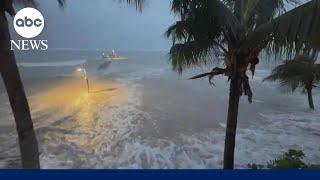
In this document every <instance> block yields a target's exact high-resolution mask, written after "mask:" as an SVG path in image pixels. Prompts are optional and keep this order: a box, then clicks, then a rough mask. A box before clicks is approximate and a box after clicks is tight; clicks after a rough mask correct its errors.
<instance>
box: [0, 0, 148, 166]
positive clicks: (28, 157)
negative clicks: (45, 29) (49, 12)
mask: <svg viewBox="0 0 320 180" xmlns="http://www.w3.org/2000/svg"><path fill="white" fill-rule="evenodd" d="M57 1H58V3H59V5H60V6H61V7H62V6H64V4H65V0H57ZM119 2H126V3H128V4H129V5H134V6H135V7H136V8H137V9H138V10H140V11H141V10H142V7H143V4H144V0H119ZM13 4H19V5H22V6H36V5H37V1H36V0H1V1H0V72H1V75H2V79H3V82H4V84H5V88H6V90H7V94H8V96H9V101H10V105H11V108H12V112H13V115H14V118H15V122H16V129H17V132H18V137H19V147H20V153H21V161H22V167H23V168H40V161H39V149H38V141H37V138H36V135H35V131H34V127H33V122H32V118H31V114H30V108H29V104H28V100H27V97H26V94H25V91H24V87H23V84H22V81H21V77H20V73H19V69H18V67H17V64H16V59H15V55H14V52H13V51H11V50H10V32H9V28H8V21H7V18H6V14H5V13H6V12H7V13H9V14H10V15H11V16H14V15H15V10H14V8H13Z"/></svg>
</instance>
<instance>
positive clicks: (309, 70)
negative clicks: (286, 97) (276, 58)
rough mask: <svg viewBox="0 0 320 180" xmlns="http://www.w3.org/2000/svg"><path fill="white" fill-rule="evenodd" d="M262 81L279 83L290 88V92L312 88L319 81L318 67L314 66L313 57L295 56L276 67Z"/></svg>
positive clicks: (319, 70) (319, 68)
mask: <svg viewBox="0 0 320 180" xmlns="http://www.w3.org/2000/svg"><path fill="white" fill-rule="evenodd" d="M264 81H279V82H280V85H281V86H287V87H290V88H291V90H292V91H295V90H296V89H297V88H299V87H300V88H303V89H304V88H307V87H312V86H313V85H315V84H316V83H318V82H319V81H320V66H319V64H315V58H314V57H310V56H297V57H296V58H295V59H293V60H287V61H285V63H284V64H283V65H280V66H278V67H276V68H275V69H274V70H273V71H272V73H271V75H270V76H268V77H266V78H265V79H264Z"/></svg>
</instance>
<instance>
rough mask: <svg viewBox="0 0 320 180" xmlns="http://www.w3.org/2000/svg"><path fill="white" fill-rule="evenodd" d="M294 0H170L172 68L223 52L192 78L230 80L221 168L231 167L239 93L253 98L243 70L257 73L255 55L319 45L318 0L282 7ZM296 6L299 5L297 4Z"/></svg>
mask: <svg viewBox="0 0 320 180" xmlns="http://www.w3.org/2000/svg"><path fill="white" fill-rule="evenodd" d="M288 3H291V4H292V5H296V4H297V3H298V2H297V0H292V1H290V0H250V1H248V0H188V1H186V0H173V2H172V11H173V12H174V13H175V14H177V15H178V16H179V17H180V20H179V21H177V22H176V23H175V24H174V25H172V26H171V27H169V28H168V30H167V32H166V35H167V37H168V38H171V39H172V40H173V46H172V48H171V51H170V60H171V63H172V67H173V69H174V70H175V71H178V72H179V73H182V72H183V70H185V69H186V68H190V67H194V66H203V65H205V66H209V65H211V64H212V62H213V61H215V60H216V59H218V58H215V56H216V57H223V59H224V66H223V67H216V68H213V70H212V71H211V72H208V73H204V74H201V75H198V76H195V77H193V78H191V79H197V78H202V77H209V80H210V82H211V81H212V79H213V77H214V76H216V75H224V76H227V78H228V80H229V81H230V93H229V107H228V117H227V127H226V136H225V148H224V168H226V169H233V168H234V150H235V137H236V130H237V121H238V109H239V99H240V96H242V95H245V96H247V97H248V100H249V102H250V103H251V102H252V98H253V92H252V90H251V87H250V84H249V77H248V75H247V71H248V70H250V71H251V72H252V74H253V75H254V73H255V68H256V65H257V64H258V63H259V58H258V57H259V54H260V52H261V51H262V50H266V52H268V54H278V55H280V54H284V53H286V54H287V55H288V56H292V55H294V54H295V52H299V51H304V52H305V53H308V52H310V51H311V50H312V48H311V47H320V36H319V34H320V0H312V1H309V2H307V3H304V4H300V5H301V6H299V7H297V8H294V9H292V10H290V11H286V7H287V4H288ZM297 5H298V4H297Z"/></svg>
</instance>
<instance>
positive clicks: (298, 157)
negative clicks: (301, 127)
mask: <svg viewBox="0 0 320 180" xmlns="http://www.w3.org/2000/svg"><path fill="white" fill-rule="evenodd" d="M304 158H305V154H304V153H303V152H302V151H299V150H292V149H291V150H289V151H288V152H286V153H284V155H282V156H280V157H279V158H277V159H275V160H273V161H271V162H269V163H268V164H267V165H261V164H254V163H253V164H248V167H249V168H250V169H319V168H320V164H319V165H316V164H306V163H305V162H303V159H304Z"/></svg>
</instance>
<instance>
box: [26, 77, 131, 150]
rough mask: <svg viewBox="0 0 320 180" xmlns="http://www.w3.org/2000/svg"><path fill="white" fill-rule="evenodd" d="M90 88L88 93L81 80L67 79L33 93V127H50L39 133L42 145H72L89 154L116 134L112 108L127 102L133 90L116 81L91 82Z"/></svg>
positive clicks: (101, 148)
mask: <svg viewBox="0 0 320 180" xmlns="http://www.w3.org/2000/svg"><path fill="white" fill-rule="evenodd" d="M90 87H91V90H90V94H88V93H87V89H86V86H85V83H84V82H82V81H81V80H75V79H69V80H65V81H63V82H60V83H58V84H57V85H55V87H53V88H48V89H47V90H44V91H43V92H40V93H39V94H37V95H36V96H34V98H33V99H32V101H31V107H32V109H33V111H32V112H33V116H34V118H35V119H39V120H37V121H36V127H38V128H39V129H41V128H49V129H50V130H49V131H44V132H42V133H43V134H38V135H39V136H40V137H41V136H43V137H44V142H43V146H56V147H58V146H69V145H70V144H72V146H76V147H78V148H80V149H81V150H83V151H85V152H88V153H92V152H97V151H103V149H104V148H106V147H101V146H104V145H103V144H104V142H103V139H105V138H106V136H107V138H112V137H114V136H117V135H118V133H119V131H115V129H117V128H118V127H117V126H118V125H117V124H116V123H117V122H112V121H113V117H112V111H113V109H117V107H122V106H125V105H126V104H127V103H128V102H130V101H131V100H132V99H133V97H134V91H133V90H130V88H128V87H127V86H126V85H124V84H121V83H117V82H105V81H91V82H90ZM109 111H110V112H109ZM43 113H45V114H46V115H45V116H46V117H47V120H45V119H44V118H43V116H44V114H43ZM118 113H121V112H117V114H118ZM40 115H41V116H40ZM45 121H48V122H45ZM52 128H53V129H52ZM40 139H41V138H40ZM98 153H102V152H98Z"/></svg>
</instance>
